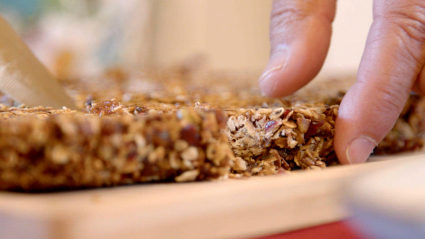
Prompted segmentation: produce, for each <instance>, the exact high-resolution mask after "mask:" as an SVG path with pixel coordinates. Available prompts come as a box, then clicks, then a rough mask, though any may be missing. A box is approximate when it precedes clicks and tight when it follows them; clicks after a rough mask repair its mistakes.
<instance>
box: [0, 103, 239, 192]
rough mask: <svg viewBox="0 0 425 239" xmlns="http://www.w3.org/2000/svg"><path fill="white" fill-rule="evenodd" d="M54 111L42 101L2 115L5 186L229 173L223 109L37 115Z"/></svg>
mask: <svg viewBox="0 0 425 239" xmlns="http://www.w3.org/2000/svg"><path fill="white" fill-rule="evenodd" d="M13 111H15V110H14V109H10V110H9V112H13ZM20 111H21V112H22V111H25V110H24V109H21V110H20ZM29 111H32V110H29ZM49 111H50V110H48V109H46V110H43V109H41V108H40V109H38V110H37V111H36V112H32V113H28V115H29V116H26V117H18V118H11V119H8V120H0V189H1V190H24V191H40V190H42V191H45V190H56V189H76V188H91V187H102V186H113V185H122V184H134V183H140V182H153V181H177V182H184V181H196V180H210V179H219V178H226V177H227V175H228V172H229V170H230V167H231V165H232V164H233V160H234V157H233V153H232V152H231V150H230V148H229V147H228V143H227V139H226V138H225V137H223V135H222V134H221V132H220V131H221V129H222V128H223V127H224V124H225V122H223V119H224V115H223V112H220V111H212V110H211V111H205V110H197V109H193V108H189V109H185V110H179V111H177V112H176V113H172V114H155V115H153V114H152V115H149V116H143V117H138V116H136V117H135V116H131V115H127V116H115V117H99V116H95V115H84V114H81V113H75V114H74V113H72V112H62V113H60V112H56V113H59V114H57V115H50V116H46V117H42V118H40V117H37V116H39V115H41V113H42V112H45V113H48V112H49ZM65 111H66V110H65ZM15 113H16V112H15ZM2 114H3V115H5V114H7V113H6V112H2Z"/></svg>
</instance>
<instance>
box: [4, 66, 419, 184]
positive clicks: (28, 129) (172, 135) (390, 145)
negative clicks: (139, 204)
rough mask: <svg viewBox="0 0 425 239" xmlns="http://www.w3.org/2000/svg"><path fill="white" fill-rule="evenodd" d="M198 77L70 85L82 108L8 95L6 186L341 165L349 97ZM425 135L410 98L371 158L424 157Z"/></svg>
mask: <svg viewBox="0 0 425 239" xmlns="http://www.w3.org/2000/svg"><path fill="white" fill-rule="evenodd" d="M198 76H199V75H197V74H191V73H188V72H187V71H181V72H177V73H176V72H174V73H172V74H169V75H167V74H165V75H164V74H162V75H159V76H155V77H154V76H146V75H145V76H143V77H142V79H138V80H135V79H132V78H131V77H129V76H127V75H126V74H114V77H118V79H110V78H108V77H110V76H107V77H106V78H102V79H101V80H100V81H99V79H97V80H94V81H91V80H90V81H89V80H87V81H77V82H72V81H66V85H67V87H68V90H69V93H70V94H71V95H72V96H73V97H74V99H75V101H76V103H77V105H78V106H79V108H80V110H79V111H71V110H69V109H53V108H44V107H34V108H26V107H25V106H20V107H13V105H15V106H17V103H16V102H13V101H11V100H10V99H8V98H7V97H2V98H1V99H0V102H3V103H5V104H8V105H9V106H5V105H2V104H0V189H1V190H24V191H38V190H56V189H77V188H90V187H101V186H112V185H122V184H134V183H142V182H154V181H155V182H156V181H177V182H184V181H196V180H212V179H220V178H227V177H230V178H241V177H247V176H251V175H273V174H277V173H289V172H291V171H292V170H298V169H306V170H319V169H323V168H325V167H327V166H331V165H336V164H338V159H337V158H336V155H335V153H334V151H333V136H334V128H335V120H336V117H337V115H338V107H339V104H340V102H341V99H342V97H343V96H344V91H341V90H339V89H337V87H335V88H333V89H332V91H326V90H325V88H326V86H325V85H323V84H322V85H320V87H316V86H313V87H310V88H308V87H307V89H306V90H304V91H302V92H300V93H297V94H296V95H294V96H291V97H289V98H284V99H271V98H267V97H264V96H262V95H261V94H260V93H259V91H258V89H256V88H255V87H253V85H256V84H257V82H256V80H255V81H252V82H255V83H252V82H251V83H250V84H245V83H246V82H245V81H243V80H240V79H238V78H237V77H234V76H232V77H229V76H223V75H211V76H209V77H208V79H207V80H205V79H204V82H203V83H202V80H199V77H198ZM158 79H160V80H161V81H159V80H158ZM237 79H238V80H237ZM209 82H215V83H216V84H215V85H214V86H211V85H210V83H209ZM344 84H345V83H344ZM332 85H337V84H332ZM207 86H208V87H207ZM223 86H225V87H223ZM242 86H243V87H242ZM319 89H320V90H319ZM112 98H114V99H112ZM423 132H425V98H423V97H420V96H417V95H412V96H411V97H410V98H409V101H408V102H407V104H406V107H405V109H404V110H403V113H402V115H401V116H400V118H399V119H398V121H397V123H396V124H395V126H394V128H393V129H392V130H391V132H390V133H389V134H388V135H387V136H386V137H385V139H384V140H383V141H382V142H381V143H380V144H379V146H378V147H377V148H376V149H375V153H377V154H389V153H398V152H404V151H414V150H419V149H421V148H422V147H423V139H422V138H421V137H422V135H423Z"/></svg>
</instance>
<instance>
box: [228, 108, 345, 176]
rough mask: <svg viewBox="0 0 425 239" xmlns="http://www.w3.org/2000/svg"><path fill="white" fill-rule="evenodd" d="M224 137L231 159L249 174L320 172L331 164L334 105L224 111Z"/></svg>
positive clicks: (234, 171)
mask: <svg viewBox="0 0 425 239" xmlns="http://www.w3.org/2000/svg"><path fill="white" fill-rule="evenodd" d="M227 114H228V115H229V116H230V117H229V120H228V121H227V129H226V135H227V137H228V138H229V142H230V145H231V148H232V149H233V152H234V153H235V156H237V157H241V158H242V159H243V160H244V161H245V162H246V163H247V166H246V169H244V170H233V173H236V174H240V173H244V171H246V172H249V173H250V174H253V175H257V174H258V175H269V174H276V173H277V172H279V171H282V170H293V169H320V168H325V167H326V165H327V164H332V163H334V162H333V161H332V160H330V159H332V158H333V156H332V153H333V136H334V128H335V120H336V116H337V114H338V106H337V105H333V106H326V105H318V104H317V105H307V104H303V105H299V104H298V105H295V106H293V107H290V108H275V109H264V108H263V109H240V110H235V111H228V112H227Z"/></svg>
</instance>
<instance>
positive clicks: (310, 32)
mask: <svg viewBox="0 0 425 239" xmlns="http://www.w3.org/2000/svg"><path fill="white" fill-rule="evenodd" d="M335 8H336V0H274V1H273V10H272V16H271V26H270V43H271V55H270V61H269V63H268V65H267V67H266V69H265V71H264V73H263V75H262V76H261V77H260V87H261V90H262V91H263V93H265V94H267V95H269V96H273V97H281V96H286V95H290V94H292V93H294V92H295V91H296V90H298V89H300V88H301V87H303V86H304V85H305V84H307V83H308V82H309V81H310V80H311V79H313V78H314V76H316V75H317V73H318V72H319V71H320V68H321V67H322V65H323V62H324V60H325V57H326V54H327V52H328V48H329V44H330V37H331V33H332V26H331V25H332V21H333V19H334V16H335ZM424 65H425V1H424V0H374V3H373V23H372V26H371V28H370V31H369V35H368V38H367V41H366V46H365V50H364V53H363V57H362V59H361V62H360V66H359V69H358V73H357V81H356V83H355V84H354V85H353V86H352V87H351V88H350V90H349V91H348V92H347V94H346V95H345V97H344V99H343V101H342V103H341V106H340V109H339V113H338V119H337V121H336V130H335V140H334V148H335V152H336V153H337V156H338V158H339V160H340V162H341V163H344V164H348V163H363V162H365V161H366V160H367V158H368V157H369V155H370V153H371V152H372V150H373V149H374V148H375V146H376V145H377V144H378V143H379V142H380V141H381V140H382V139H383V138H384V137H385V135H386V134H387V133H388V132H389V131H390V130H391V128H392V127H393V126H394V123H395V122H396V120H397V118H398V116H399V115H400V113H401V111H402V109H403V106H404V104H405V103H406V100H407V98H408V96H409V93H410V91H411V90H412V89H413V90H415V91H417V92H419V93H422V94H425V70H424Z"/></svg>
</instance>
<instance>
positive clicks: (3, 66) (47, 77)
mask: <svg viewBox="0 0 425 239" xmlns="http://www.w3.org/2000/svg"><path fill="white" fill-rule="evenodd" d="M0 90H1V91H2V92H3V93H5V94H7V95H8V96H10V97H11V98H13V99H14V100H17V101H19V102H20V103H23V104H25V105H27V106H33V107H34V106H45V107H55V108H62V107H63V106H65V107H67V108H69V109H75V108H76V107H75V104H74V102H73V101H72V99H71V98H70V97H69V96H68V95H67V94H66V92H65V90H64V89H63V88H62V87H61V86H60V85H59V83H58V82H57V81H56V80H55V79H54V78H53V76H52V75H51V74H50V73H49V72H48V70H47V69H46V68H45V67H44V66H43V64H42V63H41V62H40V61H39V60H38V59H37V58H36V57H35V56H34V55H33V54H32V52H31V50H30V49H29V48H28V46H27V45H26V44H25V43H24V42H23V40H22V39H21V38H20V37H19V35H18V34H17V33H16V32H15V31H14V30H13V29H12V27H10V26H9V24H8V23H7V22H6V21H5V20H4V19H3V18H2V17H1V16H0Z"/></svg>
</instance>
